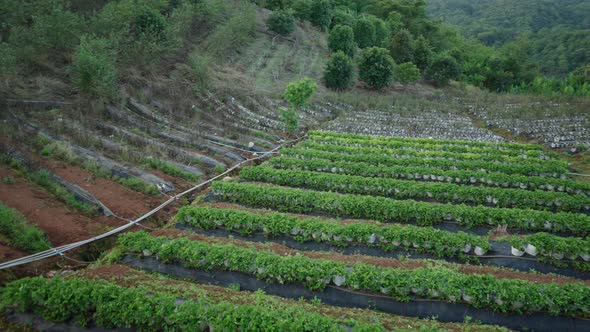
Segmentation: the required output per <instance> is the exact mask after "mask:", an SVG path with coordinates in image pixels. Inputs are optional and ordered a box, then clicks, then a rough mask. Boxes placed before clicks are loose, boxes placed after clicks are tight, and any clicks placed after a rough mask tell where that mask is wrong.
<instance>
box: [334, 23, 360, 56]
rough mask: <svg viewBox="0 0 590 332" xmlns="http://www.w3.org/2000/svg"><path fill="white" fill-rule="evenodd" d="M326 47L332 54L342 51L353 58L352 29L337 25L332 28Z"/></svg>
mask: <svg viewBox="0 0 590 332" xmlns="http://www.w3.org/2000/svg"><path fill="white" fill-rule="evenodd" d="M328 47H329V48H330V51H332V52H338V51H342V52H344V54H346V55H348V56H353V55H354V51H355V50H356V43H355V42H354V32H353V30H352V28H351V27H349V26H345V25H337V26H335V27H334V28H332V31H330V35H329V36H328Z"/></svg>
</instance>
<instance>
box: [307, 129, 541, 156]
mask: <svg viewBox="0 0 590 332" xmlns="http://www.w3.org/2000/svg"><path fill="white" fill-rule="evenodd" d="M308 136H309V137H313V136H318V137H322V138H323V137H326V138H327V137H333V138H346V139H354V140H372V141H379V142H383V143H407V144H409V145H416V146H419V145H424V144H426V145H429V144H436V145H447V146H457V147H466V148H467V147H473V148H482V149H483V148H489V149H497V150H516V151H523V150H537V151H543V150H545V148H544V147H543V146H542V145H538V144H521V143H511V142H498V143H493V142H477V141H463V140H454V139H442V138H419V137H386V136H372V135H363V134H353V133H338V132H333V131H322V130H310V131H309V132H308Z"/></svg>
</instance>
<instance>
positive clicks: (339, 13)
mask: <svg viewBox="0 0 590 332" xmlns="http://www.w3.org/2000/svg"><path fill="white" fill-rule="evenodd" d="M355 22H356V18H355V17H354V15H353V14H352V13H351V12H350V10H347V9H344V8H336V10H334V17H332V25H331V27H335V26H337V25H346V26H349V27H351V28H352V27H354V23H355Z"/></svg>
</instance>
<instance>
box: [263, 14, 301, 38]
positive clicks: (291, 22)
mask: <svg viewBox="0 0 590 332" xmlns="http://www.w3.org/2000/svg"><path fill="white" fill-rule="evenodd" d="M266 26H267V27H268V29H269V30H271V31H273V32H275V33H278V34H279V35H283V36H287V35H289V34H291V33H292V32H293V31H295V18H294V17H293V13H292V12H291V11H289V10H277V11H275V12H273V13H272V14H270V16H269V17H268V20H266Z"/></svg>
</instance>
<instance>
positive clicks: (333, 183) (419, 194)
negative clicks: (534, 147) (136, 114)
mask: <svg viewBox="0 0 590 332" xmlns="http://www.w3.org/2000/svg"><path fill="white" fill-rule="evenodd" d="M240 177H241V178H243V179H246V180H250V181H259V182H266V183H272V184H277V185H281V186H288V187H300V188H308V189H314V190H324V191H335V192H340V193H343V194H359V195H377V196H384V197H391V198H395V199H420V200H436V201H438V202H449V203H466V204H475V205H493V206H496V207H515V208H520V209H534V210H550V211H569V212H581V211H582V210H585V209H588V208H590V197H588V196H586V195H568V194H566V193H559V192H547V191H541V190H535V191H528V190H522V189H504V188H490V187H476V186H462V185H456V184H452V183H435V182H417V181H406V180H396V179H384V178H366V177H363V176H355V175H342V174H329V173H320V172H312V171H300V170H292V169H289V170H283V169H275V168H271V167H264V166H258V167H246V168H244V169H243V170H242V171H241V172H240Z"/></svg>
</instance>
